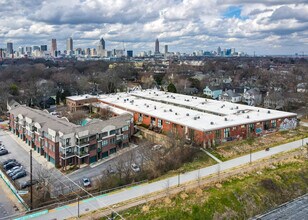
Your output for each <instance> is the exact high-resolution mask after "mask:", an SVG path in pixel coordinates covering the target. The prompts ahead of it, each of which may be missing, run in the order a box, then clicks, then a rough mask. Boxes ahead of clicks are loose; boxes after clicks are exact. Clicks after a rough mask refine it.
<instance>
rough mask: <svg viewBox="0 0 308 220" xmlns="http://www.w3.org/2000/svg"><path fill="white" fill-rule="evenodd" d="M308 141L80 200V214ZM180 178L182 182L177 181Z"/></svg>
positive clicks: (65, 210)
mask: <svg viewBox="0 0 308 220" xmlns="http://www.w3.org/2000/svg"><path fill="white" fill-rule="evenodd" d="M307 142H308V138H306V139H305V140H304V141H302V140H299V141H294V142H291V143H287V144H283V145H280V146H277V147H273V148H271V149H270V150H269V151H264V150H262V151H258V152H255V153H252V154H251V157H250V154H248V155H245V156H241V157H238V158H235V159H232V160H229V161H225V162H222V163H219V164H215V165H212V166H210V167H206V168H202V169H199V170H194V171H191V172H188V173H185V174H181V175H180V178H178V176H173V177H170V178H167V179H164V180H160V181H157V182H152V183H147V184H142V185H138V186H135V187H130V188H127V189H124V190H121V191H118V192H115V193H110V194H104V195H100V196H97V197H93V198H90V199H85V200H82V201H80V203H79V211H80V214H84V213H87V212H89V211H93V210H96V209H98V208H103V207H107V206H108V207H111V206H113V205H115V204H117V203H121V202H125V201H128V200H130V199H134V198H138V197H142V196H145V195H147V194H151V193H155V192H159V191H166V192H167V190H168V188H169V187H176V186H177V185H178V184H182V183H187V182H190V181H196V180H198V178H200V177H202V178H203V177H206V176H209V175H212V174H217V175H219V173H220V172H222V171H225V170H228V169H232V168H235V167H239V166H242V165H245V164H248V163H249V162H250V158H252V161H256V160H260V159H264V158H267V157H271V156H274V155H276V154H279V153H282V152H286V151H289V150H293V149H296V148H299V147H301V146H302V143H304V144H305V143H307ZM179 179H180V183H179V182H178V181H179ZM77 210H78V206H77V204H76V203H75V204H70V205H67V206H62V207H59V208H57V209H53V210H51V211H47V212H46V213H44V214H43V215H40V216H36V217H34V218H32V219H47V220H48V219H66V218H69V217H72V216H77V212H78V211H77Z"/></svg>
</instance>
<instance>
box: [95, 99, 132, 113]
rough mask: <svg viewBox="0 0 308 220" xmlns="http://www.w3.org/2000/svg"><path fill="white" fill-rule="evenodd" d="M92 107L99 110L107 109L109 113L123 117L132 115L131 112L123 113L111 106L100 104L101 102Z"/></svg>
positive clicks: (123, 111) (121, 110)
mask: <svg viewBox="0 0 308 220" xmlns="http://www.w3.org/2000/svg"><path fill="white" fill-rule="evenodd" d="M93 106H95V107H99V108H102V109H104V108H109V109H110V111H111V112H113V113H115V114H117V115H123V114H130V115H132V114H133V113H132V112H129V111H125V110H123V109H120V108H116V107H113V106H110V105H108V104H104V103H101V102H98V103H95V104H93Z"/></svg>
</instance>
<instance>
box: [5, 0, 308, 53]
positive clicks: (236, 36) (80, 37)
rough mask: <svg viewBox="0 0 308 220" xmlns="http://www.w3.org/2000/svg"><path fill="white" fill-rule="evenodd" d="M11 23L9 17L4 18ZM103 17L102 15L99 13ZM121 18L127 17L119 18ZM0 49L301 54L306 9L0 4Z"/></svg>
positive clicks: (217, 4)
mask: <svg viewBox="0 0 308 220" xmlns="http://www.w3.org/2000/svg"><path fill="white" fill-rule="evenodd" d="M8 11H9V12H10V16H7V12H8ZM99 11H104V12H106V13H98V12H99ZM123 11H125V13H124V12H123ZM0 12H2V13H0V19H1V20H2V22H1V23H0V48H6V44H7V43H8V42H13V44H14V49H15V50H16V49H17V48H18V47H19V46H33V45H45V44H47V45H50V40H51V39H53V38H55V39H57V47H58V48H59V49H60V50H62V51H63V50H64V49H65V48H66V40H67V39H68V38H70V37H72V38H73V40H74V47H75V48H76V47H81V48H88V47H90V48H91V47H96V45H97V43H98V41H99V39H101V37H103V38H104V39H105V41H106V48H109V49H114V48H115V49H122V48H123V47H125V49H127V50H133V51H135V52H136V53H138V52H141V51H148V50H152V51H154V48H153V41H154V40H155V39H156V38H158V39H159V42H160V44H161V46H162V47H160V51H163V45H166V44H167V45H168V46H169V50H170V51H174V52H186V53H191V52H193V51H197V50H209V51H211V50H216V48H217V47H218V46H220V47H221V48H233V47H234V48H237V49H238V50H239V51H245V52H247V53H248V54H250V55H253V53H254V52H255V53H256V54H258V55H271V54H272V55H276V54H286V55H294V54H295V53H299V54H300V53H302V52H304V53H305V54H306V53H307V48H308V40H307V39H308V32H307V29H308V16H307V14H308V5H307V4H306V3H305V1H303V0H297V1H289V0H287V1H283V3H282V2H281V1H272V0H268V1H263V2H262V3H257V1H246V0H226V1H220V0H217V1H214V0H213V1H209V2H204V1H186V0H184V1H179V0H173V2H171V3H170V1H166V0H160V1H157V2H155V3H151V2H147V1H138V2H137V1H135V0H130V1H118V2H117V3H114V2H112V1H104V2H102V1H91V2H90V1H66V2H60V1H53V2H44V1H43V2H41V1H38V0H32V1H27V3H23V2H20V3H17V2H16V1H15V2H13V1H12V2H5V1H0Z"/></svg>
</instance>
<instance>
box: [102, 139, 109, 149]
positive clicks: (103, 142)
mask: <svg viewBox="0 0 308 220" xmlns="http://www.w3.org/2000/svg"><path fill="white" fill-rule="evenodd" d="M108 144H109V141H108V139H105V140H103V141H102V147H105V146H107V145H108Z"/></svg>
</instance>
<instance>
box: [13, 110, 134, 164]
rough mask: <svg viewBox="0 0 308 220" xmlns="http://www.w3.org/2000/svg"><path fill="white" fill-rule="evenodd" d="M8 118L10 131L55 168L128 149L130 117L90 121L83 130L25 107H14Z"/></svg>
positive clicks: (89, 161) (131, 128)
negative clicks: (124, 148)
mask: <svg viewBox="0 0 308 220" xmlns="http://www.w3.org/2000/svg"><path fill="white" fill-rule="evenodd" d="M9 114H10V115H9V128H10V131H11V132H12V133H13V134H15V135H17V136H18V137H19V138H20V139H22V140H23V141H25V142H26V143H27V144H28V145H29V149H30V148H32V149H34V150H35V151H37V152H38V153H39V154H40V155H42V156H43V157H45V158H46V160H47V161H49V162H51V163H52V164H54V165H55V166H56V167H64V168H65V167H66V166H67V165H78V166H80V165H81V164H90V163H93V162H96V161H98V160H100V159H102V158H104V157H107V156H109V155H110V154H112V153H115V152H116V151H117V150H119V149H120V148H123V147H126V146H128V144H129V139H130V137H131V135H132V133H133V119H132V115H130V114H123V115H120V116H118V117H114V118H111V119H109V120H106V121H102V120H99V119H93V120H91V121H90V122H88V124H86V125H85V126H80V125H75V124H73V123H70V122H68V121H67V120H66V119H60V118H58V117H56V116H53V115H50V114H49V113H47V112H45V111H41V110H37V109H32V108H30V107H27V106H17V107H15V108H13V109H11V110H10V111H9Z"/></svg>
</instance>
